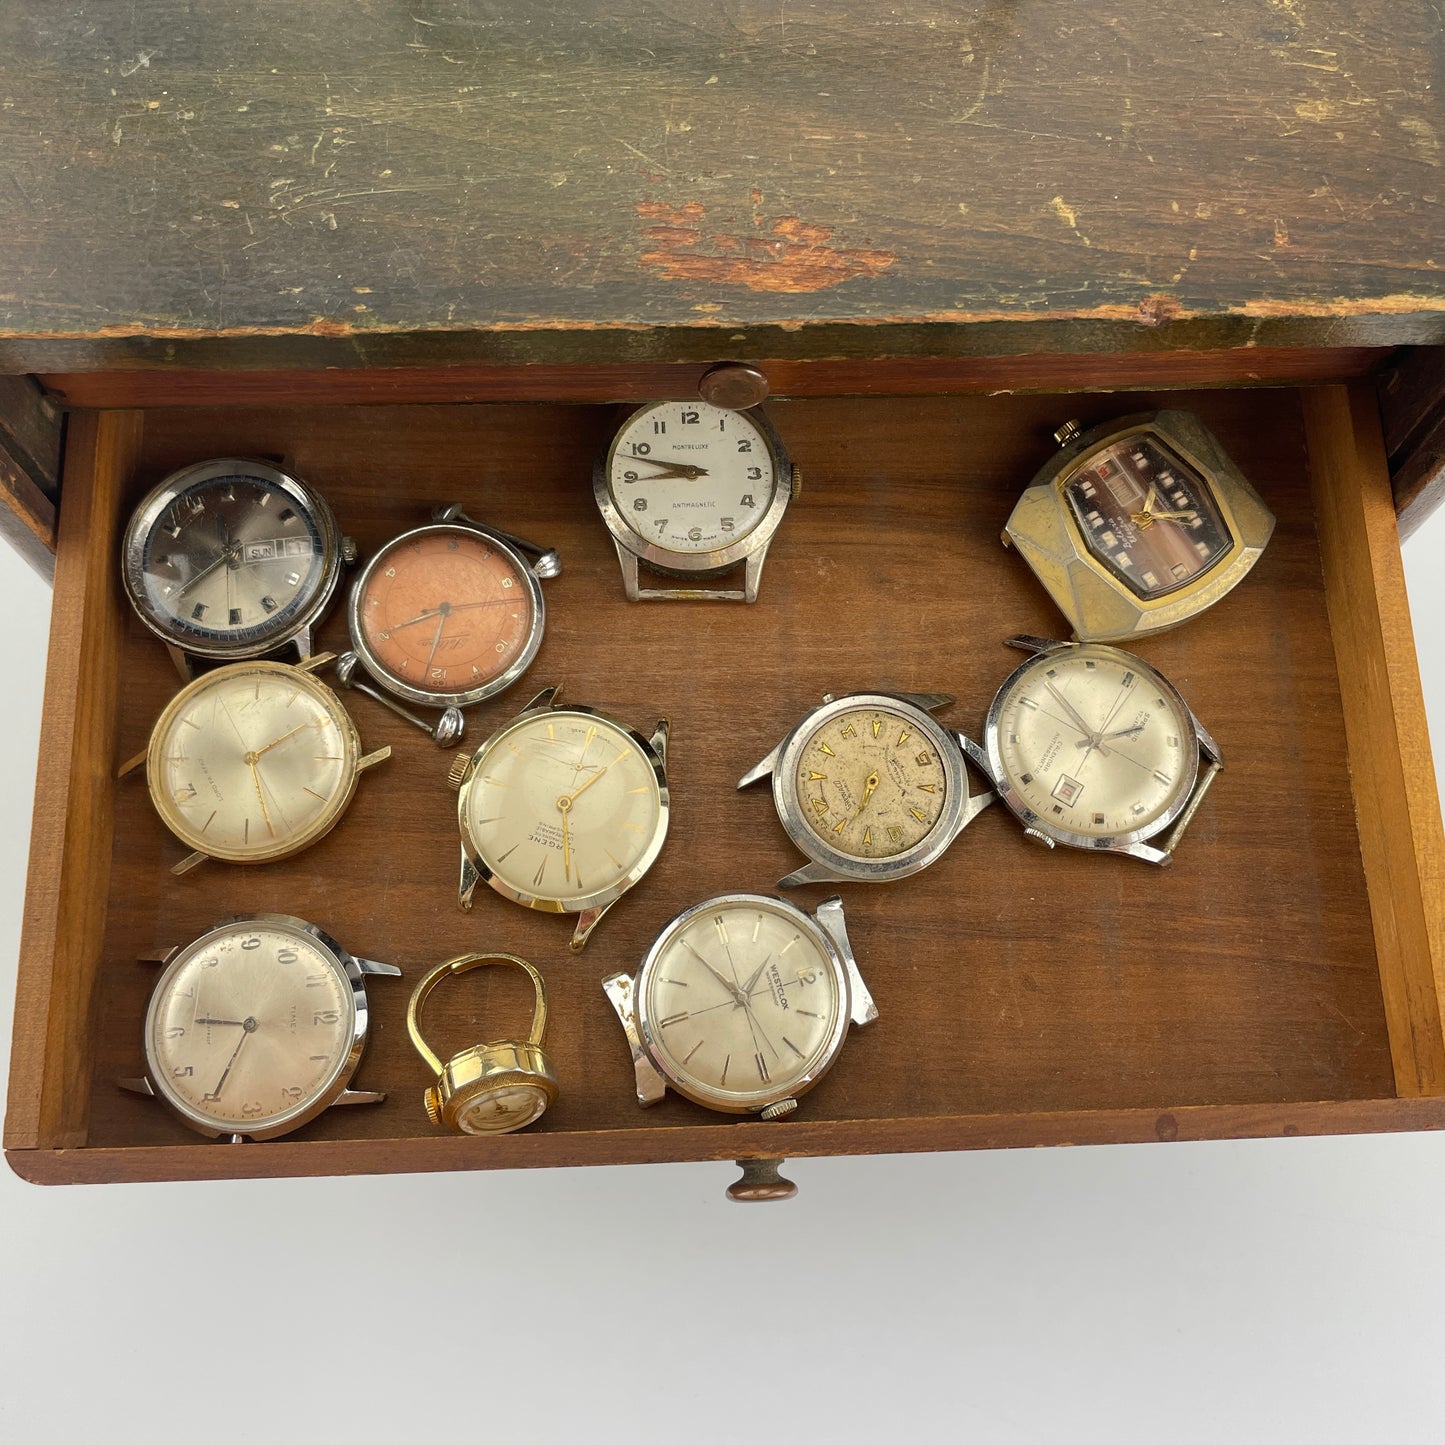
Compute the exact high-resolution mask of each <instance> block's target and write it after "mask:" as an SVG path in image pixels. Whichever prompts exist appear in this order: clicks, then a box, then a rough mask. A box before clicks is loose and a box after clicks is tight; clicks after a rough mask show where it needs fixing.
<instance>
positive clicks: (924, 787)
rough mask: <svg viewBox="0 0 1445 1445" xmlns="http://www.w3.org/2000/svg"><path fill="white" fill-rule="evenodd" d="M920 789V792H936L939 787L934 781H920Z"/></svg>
mask: <svg viewBox="0 0 1445 1445" xmlns="http://www.w3.org/2000/svg"><path fill="white" fill-rule="evenodd" d="M918 791H919V792H920V793H936V792H937V791H938V789H937V788H935V787H934V786H933V784H932V783H919V785H918Z"/></svg>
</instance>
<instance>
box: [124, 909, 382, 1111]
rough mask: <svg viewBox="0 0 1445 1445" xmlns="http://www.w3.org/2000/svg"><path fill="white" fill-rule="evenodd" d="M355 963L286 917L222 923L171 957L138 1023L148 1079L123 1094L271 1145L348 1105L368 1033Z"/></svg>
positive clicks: (360, 964)
mask: <svg viewBox="0 0 1445 1445" xmlns="http://www.w3.org/2000/svg"><path fill="white" fill-rule="evenodd" d="M399 972H400V970H399V969H397V968H394V967H393V966H391V965H390V964H384V963H375V962H372V961H371V960H369V959H357V958H353V957H352V955H350V954H349V953H347V952H346V950H345V949H344V948H342V947H341V945H340V944H339V943H337V942H336V941H335V939H333V938H330V937H329V936H328V935H327V934H325V933H323V932H322V931H321V930H320V929H319V928H317V927H316V926H315V925H314V924H311V923H307V922H305V921H304V920H303V919H300V918H293V917H290V916H289V915H286V914H271V913H268V914H257V915H254V916H250V917H243V918H233V919H227V920H225V921H224V922H222V923H219V924H217V925H216V926H215V927H213V928H211V929H209V930H208V931H207V932H206V933H204V934H202V935H201V937H200V938H198V939H196V940H195V941H194V942H192V943H189V944H186V945H185V946H183V947H182V948H180V949H178V950H176V951H174V952H173V953H172V954H171V955H169V957H168V958H167V961H166V967H165V972H164V973H163V974H162V975H161V977H160V978H159V980H158V981H157V982H156V986H155V988H154V990H153V991H152V994H151V1000H150V1005H149V1008H148V1009H147V1011H146V1021H145V1058H146V1078H145V1079H144V1080H124V1081H122V1082H123V1083H124V1084H125V1085H126V1087H128V1088H131V1089H134V1090H135V1091H137V1092H141V1093H148V1094H153V1095H156V1096H158V1097H159V1098H161V1099H162V1100H163V1101H164V1102H165V1103H166V1104H168V1105H169V1106H170V1107H171V1108H172V1109H174V1110H175V1111H176V1113H178V1114H179V1115H180V1116H181V1118H182V1119H184V1120H185V1121H186V1123H188V1124H189V1125H190V1126H191V1127H192V1128H194V1129H197V1130H199V1131H200V1132H201V1133H204V1134H210V1135H213V1136H214V1135H229V1136H231V1137H232V1138H235V1139H242V1138H246V1139H271V1138H275V1137H277V1136H278V1135H281V1134H285V1133H289V1132H290V1131H291V1130H292V1129H296V1128H299V1127H300V1126H301V1125H302V1124H304V1123H306V1122H307V1121H308V1120H310V1119H312V1118H314V1117H315V1116H316V1115H317V1114H319V1113H320V1112H321V1111H322V1110H323V1109H325V1108H326V1107H328V1106H329V1105H330V1104H332V1103H335V1102H336V1101H337V1100H338V1099H341V1098H343V1096H344V1097H345V1101H346V1102H348V1103H362V1102H376V1101H379V1100H380V1099H381V1098H382V1097H383V1096H382V1095H380V1094H370V1093H363V1094H355V1093H347V1090H346V1085H347V1082H348V1080H349V1079H350V1077H351V1075H352V1073H353V1072H354V1071H355V1069H356V1066H357V1064H358V1063H359V1061H360V1059H361V1054H362V1049H363V1046H364V1043H365V1038H366V1028H367V999H366V990H365V987H364V986H363V982H362V976H363V974H368V973H372V974H392V975H395V974H397V973H399Z"/></svg>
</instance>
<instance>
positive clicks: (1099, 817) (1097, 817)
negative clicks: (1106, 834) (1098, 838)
mask: <svg viewBox="0 0 1445 1445" xmlns="http://www.w3.org/2000/svg"><path fill="white" fill-rule="evenodd" d="M1094 826H1095V827H1096V828H1102V827H1103V826H1104V815H1103V814H1102V813H1095V814H1094Z"/></svg>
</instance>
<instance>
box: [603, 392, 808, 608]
mask: <svg viewBox="0 0 1445 1445" xmlns="http://www.w3.org/2000/svg"><path fill="white" fill-rule="evenodd" d="M801 490H802V477H801V474H800V473H799V471H798V469H797V467H795V466H794V465H793V464H792V462H791V461H790V460H789V458H788V453H787V450H786V449H785V448H784V446H783V443H782V440H781V438H780V437H779V436H778V434H777V432H776V431H775V430H774V429H773V426H772V423H771V422H770V421H769V420H768V419H767V417H766V416H765V415H764V414H763V413H762V411H761V410H758V409H752V410H748V411H732V410H729V409H728V408H726V407H720V406H713V405H711V404H710V403H708V402H705V401H662V402H656V403H654V404H652V405H650V406H644V407H640V408H639V409H638V410H637V411H635V412H633V413H632V415H631V416H630V417H628V418H627V420H626V421H625V422H624V423H623V424H622V428H621V430H620V431H618V433H617V435H616V436H614V437H613V438H612V441H611V442H610V443H609V444H608V446H607V449H606V450H605V451H604V452H603V453H602V454H601V455H600V456H599V457H598V458H597V462H596V465H595V466H594V467H593V470H592V491H593V495H594V496H595V497H596V499H597V507H598V510H599V511H600V512H601V513H602V520H603V521H604V522H605V523H606V524H607V530H608V531H609V532H611V533H612V540H613V542H614V544H615V545H616V547H617V560H618V562H619V563H621V565H622V584H623V588H624V590H625V591H626V593H627V597H628V600H629V601H631V602H637V601H652V600H665V599H701V600H708V601H728V602H756V601H757V597H758V583H759V581H760V580H761V578H762V575H763V562H764V560H765V559H766V557H767V552H768V544H769V542H771V541H772V537H773V533H774V532H776V531H777V529H778V523H779V522H781V521H782V520H783V513H784V511H786V510H787V506H788V503H789V502H790V501H791V500H792V498H793V497H795V496H797V495H798V493H799V492H800V491H801ZM739 564H741V566H742V568H743V577H742V587H741V588H738V587H736V586H734V587H731V588H728V587H723V586H720V585H717V584H718V582H719V581H720V579H721V578H722V577H723V575H724V574H725V573H728V572H730V571H732V570H734V569H735V568H736V567H737V566H739ZM640 566H646V567H648V568H650V569H651V570H652V571H654V572H657V573H660V574H662V578H663V579H665V581H666V585H663V586H644V585H643V583H642V581H641V578H640V574H639V567H640ZM707 584H713V585H707Z"/></svg>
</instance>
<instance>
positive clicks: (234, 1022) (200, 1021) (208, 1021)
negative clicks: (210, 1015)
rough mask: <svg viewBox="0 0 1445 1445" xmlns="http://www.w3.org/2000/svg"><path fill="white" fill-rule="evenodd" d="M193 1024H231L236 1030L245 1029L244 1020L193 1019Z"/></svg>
mask: <svg viewBox="0 0 1445 1445" xmlns="http://www.w3.org/2000/svg"><path fill="white" fill-rule="evenodd" d="M193 1022H194V1023H198V1024H231V1025H234V1026H235V1027H236V1028H238V1029H243V1028H245V1027H246V1020H245V1019H195V1020H193Z"/></svg>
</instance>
